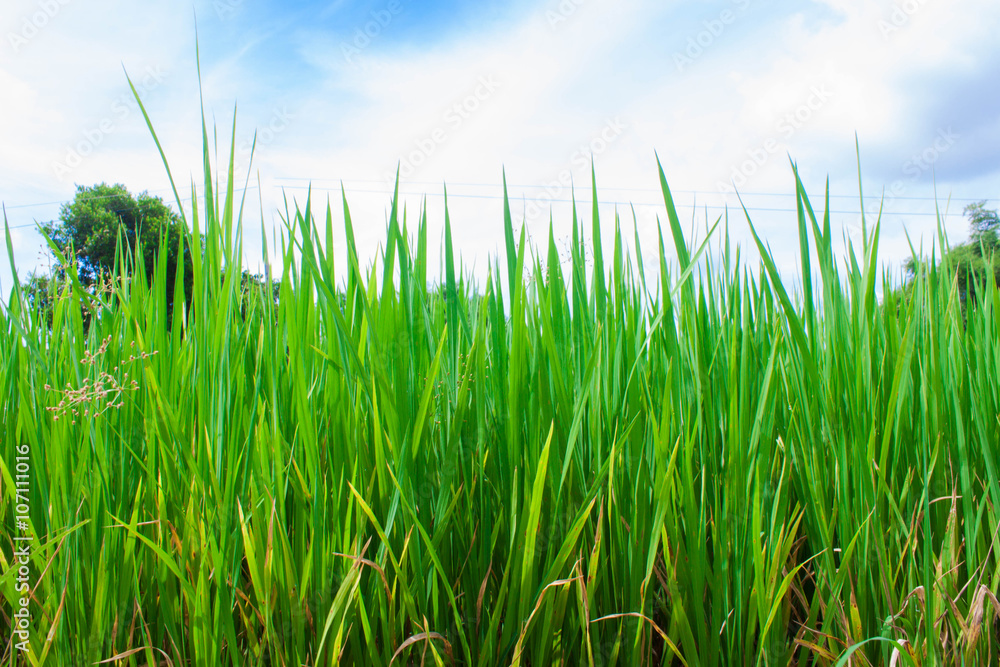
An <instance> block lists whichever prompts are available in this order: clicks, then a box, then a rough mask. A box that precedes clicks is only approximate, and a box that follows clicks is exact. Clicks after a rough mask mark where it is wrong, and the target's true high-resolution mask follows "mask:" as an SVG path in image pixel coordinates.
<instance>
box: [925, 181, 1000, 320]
mask: <svg viewBox="0 0 1000 667" xmlns="http://www.w3.org/2000/svg"><path fill="white" fill-rule="evenodd" d="M964 213H965V216H966V217H967V218H968V219H969V229H970V234H969V240H968V241H967V242H965V243H960V244H957V245H953V246H951V247H950V248H948V249H947V250H946V251H945V252H944V253H943V257H942V267H945V268H947V269H948V270H949V273H950V274H951V275H953V276H954V277H955V284H956V287H957V288H958V296H959V299H960V300H961V303H962V307H963V310H964V309H965V306H966V303H967V302H968V299H969V296H970V294H971V295H974V294H976V293H977V292H981V291H982V290H983V289H984V288H985V287H986V286H987V285H988V283H989V279H990V277H992V279H993V281H994V282H995V283H996V284H997V285H1000V264H998V262H997V261H996V260H995V259H994V255H995V254H996V251H997V249H998V246H1000V240H998V234H997V231H998V229H1000V216H998V215H997V212H996V211H995V210H990V209H987V208H986V202H985V201H980V202H976V203H974V204H969V205H968V206H966V207H965V210H964ZM926 265H927V261H926V260H924V259H921V258H910V259H909V260H907V261H906V264H905V267H906V270H907V274H908V275H909V276H910V277H911V278H912V277H914V276H916V275H917V274H918V273H919V272H920V270H921V268H926Z"/></svg>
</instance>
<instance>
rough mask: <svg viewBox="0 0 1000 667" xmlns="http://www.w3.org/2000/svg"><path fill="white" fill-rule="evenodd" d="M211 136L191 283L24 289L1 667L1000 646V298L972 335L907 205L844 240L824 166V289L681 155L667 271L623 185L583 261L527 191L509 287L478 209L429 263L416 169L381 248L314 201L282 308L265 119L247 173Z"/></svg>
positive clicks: (13, 379) (593, 219)
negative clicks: (908, 232)
mask: <svg viewBox="0 0 1000 667" xmlns="http://www.w3.org/2000/svg"><path fill="white" fill-rule="evenodd" d="M140 104H141V102H140ZM143 113H144V114H146V110H145V108H143ZM146 118H147V122H148V121H149V118H148V116H146ZM150 130H151V132H152V124H150ZM153 137H154V139H155V138H156V135H155V132H153ZM202 139H203V148H204V182H203V183H202V184H200V186H196V185H195V184H192V194H193V198H192V203H191V207H190V208H189V209H186V210H185V209H184V208H183V207H181V211H182V214H183V216H184V218H185V221H186V224H187V226H188V229H189V234H188V235H187V236H186V237H185V238H183V239H182V244H184V245H186V246H187V247H190V248H200V249H201V252H194V253H192V257H193V260H194V261H193V266H192V272H193V276H192V278H193V285H194V288H193V291H192V296H191V299H190V302H185V299H186V297H185V295H184V291H183V289H180V288H175V289H176V291H175V294H174V295H173V298H172V299H168V295H167V294H166V291H165V290H164V289H163V288H162V286H163V285H164V284H166V282H167V280H166V261H165V257H166V252H167V248H166V247H165V245H163V244H161V245H160V247H159V248H156V249H148V248H147V249H146V251H149V252H156V253H157V264H156V266H157V271H156V275H155V276H154V278H153V279H152V280H151V281H147V280H146V278H145V275H144V273H143V271H133V270H132V268H133V267H134V266H135V263H136V262H137V261H141V260H137V259H136V257H132V256H128V255H126V254H122V255H120V256H119V266H118V271H117V276H116V279H115V280H113V281H111V282H110V283H109V285H110V287H109V288H108V291H107V292H105V293H99V294H95V293H92V292H88V291H86V290H84V289H83V288H82V287H81V285H80V283H79V281H78V280H77V279H76V277H75V275H74V274H73V271H72V269H71V270H70V271H69V272H68V275H67V278H66V281H65V283H64V284H63V285H62V286H61V287H60V290H61V291H60V294H59V295H55V296H57V297H58V298H54V299H53V303H54V306H53V311H52V319H51V324H50V322H49V321H48V320H47V319H46V317H45V316H44V314H42V313H40V312H37V311H35V312H33V311H32V309H31V308H30V307H29V306H28V305H27V303H26V300H25V299H24V297H23V294H22V293H21V290H20V286H19V285H18V284H15V285H14V287H13V291H12V294H11V296H10V299H9V303H8V304H6V306H5V307H3V308H2V309H0V387H2V388H3V391H2V392H0V405H2V410H0V420H2V431H0V433H2V438H0V485H2V487H0V488H2V493H0V515H2V517H3V518H2V522H3V523H2V525H3V534H4V537H3V539H2V540H0V560H2V572H3V574H2V575H0V588H2V590H3V593H4V600H5V604H3V605H2V606H0V626H2V627H3V628H4V629H5V630H6V629H7V628H9V629H10V632H4V633H3V636H4V637H10V638H11V639H10V640H9V641H8V642H7V643H6V644H5V645H4V646H3V649H2V651H0V658H2V661H3V664H7V665H15V664H31V665H45V664H49V665H82V664H94V663H101V664H113V665H133V666H138V665H154V664H158V665H183V664H190V665H221V664H226V665H228V664H232V665H334V664H346V665H375V666H381V667H386V666H388V665H404V664H413V665H416V664H429V665H431V664H433V665H481V666H492V665H533V666H539V665H588V666H596V665H688V666H696V665H706V666H711V665H786V664H795V665H802V666H804V665H842V664H848V663H849V664H852V665H889V664H890V663H891V664H901V665H902V664H907V665H986V664H995V662H996V661H997V660H998V659H1000V639H998V625H997V617H998V615H1000V603H998V601H997V592H998V586H1000V567H998V562H1000V561H998V553H1000V534H998V531H1000V528H998V527H1000V476H998V470H997V466H998V461H1000V446H998V437H1000V387H998V380H1000V336H998V333H1000V332H998V328H1000V293H998V290H997V288H996V286H995V285H990V287H989V288H988V289H987V290H986V293H985V296H983V297H982V298H981V299H980V300H979V301H978V302H977V304H976V306H975V307H974V308H969V309H968V312H967V314H966V319H965V320H964V321H963V316H962V307H961V304H960V302H959V299H958V295H957V292H956V288H955V283H954V281H953V280H951V279H950V278H949V275H950V274H949V273H948V270H947V267H945V266H936V265H935V264H934V262H930V263H928V264H927V265H926V268H925V269H924V270H923V271H922V272H921V273H920V274H919V275H918V276H917V278H916V280H915V282H914V284H913V288H912V289H911V290H909V291H907V292H905V293H904V292H897V291H893V289H892V287H891V284H892V281H891V280H890V279H889V277H888V276H887V275H885V274H884V273H883V272H882V270H881V269H880V268H879V264H878V248H879V233H880V221H879V220H877V219H876V220H867V221H866V224H865V229H864V232H863V239H862V244H861V247H860V248H854V247H852V248H849V250H848V253H847V255H846V257H844V258H838V257H836V256H835V255H834V250H833V241H832V232H831V227H830V216H829V187H827V192H826V200H825V202H824V208H823V210H822V211H821V212H820V215H817V213H816V210H815V209H814V207H813V205H812V203H811V201H810V198H809V197H808V196H807V194H806V192H805V188H804V187H803V184H802V182H801V181H800V180H799V177H798V172H797V170H796V168H795V166H794V165H792V177H793V180H794V190H795V194H796V201H797V215H796V216H795V218H794V224H796V225H797V228H798V234H799V240H800V249H801V258H802V263H801V276H800V278H801V291H800V292H797V293H790V292H789V290H788V289H787V288H786V286H785V284H784V283H783V282H782V280H781V277H780V276H779V274H778V271H777V268H776V266H775V263H774V261H773V259H772V257H771V255H770V253H769V251H768V248H767V246H766V244H765V243H764V241H763V240H762V239H760V238H758V237H757V236H756V232H755V233H754V238H755V239H756V244H757V246H758V248H759V250H760V254H761V256H762V258H763V259H762V261H761V263H760V265H759V266H750V265H748V263H747V262H745V261H743V259H742V258H741V253H740V250H739V248H732V247H731V246H730V244H729V242H728V233H726V235H725V238H720V237H722V235H723V232H722V230H728V227H729V226H730V225H731V224H743V222H744V220H745V223H746V224H748V225H750V226H751V229H753V227H752V221H751V220H750V217H749V215H748V214H746V211H745V210H744V211H743V212H742V213H741V215H740V216H733V220H730V219H729V217H728V216H727V217H726V219H724V220H719V221H716V222H715V224H714V225H712V226H711V229H712V232H711V233H710V234H709V236H708V237H707V238H706V239H704V240H702V241H701V242H700V243H698V244H697V245H696V246H693V245H689V243H688V241H687V240H686V239H685V237H684V235H683V233H682V230H681V225H680V222H679V220H678V216H677V211H676V207H675V205H674V200H673V198H672V195H671V192H670V188H669V186H668V184H667V180H666V178H665V175H664V173H663V170H662V168H660V183H661V186H662V192H663V199H664V212H665V217H664V223H665V224H664V226H665V227H666V230H667V237H668V239H667V241H664V237H663V233H662V231H661V233H660V236H659V239H658V245H657V247H655V248H653V249H652V252H653V253H654V255H655V256H657V257H658V260H659V261H658V264H659V271H658V275H646V274H645V272H644V269H643V267H644V266H646V265H645V264H644V263H643V261H642V248H641V245H640V243H639V239H638V235H637V234H636V233H635V231H634V226H635V225H634V220H633V221H632V223H633V225H632V226H633V230H632V233H631V236H632V240H631V242H629V232H628V231H627V227H628V221H626V222H625V223H624V224H623V223H622V221H621V220H619V219H618V217H617V216H616V217H615V219H614V220H613V222H612V221H608V220H602V219H601V218H600V216H599V214H598V206H597V186H596V177H595V178H594V179H593V183H592V189H591V201H590V204H591V206H590V210H589V211H587V210H586V208H584V209H582V210H580V211H578V210H577V209H576V207H575V206H574V210H573V221H572V223H573V227H572V229H573V236H572V256H571V261H570V262H569V265H568V269H567V271H566V273H565V274H564V272H563V267H562V266H561V263H560V258H559V251H558V249H557V247H556V243H555V240H554V235H553V234H552V231H551V228H550V232H549V237H548V243H547V247H542V248H535V247H531V246H530V245H529V244H528V243H527V241H526V235H525V231H524V228H523V227H522V228H521V229H520V232H519V233H515V226H514V219H513V216H512V215H511V212H510V207H509V205H508V203H507V199H506V186H504V204H505V206H504V210H505V213H504V219H503V220H502V221H499V220H498V226H499V224H500V223H502V225H503V229H504V236H505V252H504V253H503V254H502V256H500V257H496V258H494V259H493V260H492V261H491V266H490V270H489V273H488V277H487V278H486V280H485V283H484V284H477V283H476V282H475V281H473V280H472V279H471V278H470V277H469V276H467V275H463V273H462V271H461V270H460V269H459V268H457V267H459V266H460V262H459V254H460V252H459V251H460V249H457V248H455V247H453V244H452V240H451V220H450V217H449V216H448V214H447V212H446V213H445V220H444V230H445V231H444V240H443V245H444V247H443V252H442V255H441V256H442V263H441V266H440V267H439V270H437V271H434V270H433V269H432V267H429V266H428V240H427V229H428V220H427V213H426V210H421V211H420V212H419V215H418V216H417V217H416V219H415V220H407V219H406V218H405V216H404V215H403V213H402V212H401V210H400V207H399V206H398V205H397V204H398V202H399V197H398V184H397V192H396V194H395V195H394V196H393V198H392V202H391V210H390V213H389V216H388V225H387V229H386V236H385V244H384V246H383V248H382V249H381V251H380V253H379V254H378V256H377V257H375V258H373V259H372V260H370V261H368V260H366V258H362V257H359V256H358V251H357V248H356V245H355V241H354V232H353V229H354V223H353V220H352V217H351V213H350V209H349V206H348V202H347V199H346V196H344V197H343V201H342V206H343V218H344V223H343V224H344V227H345V230H346V239H347V241H346V247H335V245H334V242H333V238H334V211H333V209H332V205H331V203H329V202H325V203H322V202H317V201H315V200H314V199H313V198H312V197H311V196H309V197H307V198H306V200H305V201H304V202H301V203H296V204H292V205H289V206H288V208H287V209H286V210H285V211H284V229H283V233H282V236H281V248H280V253H281V256H282V258H283V263H282V268H281V271H280V276H277V275H276V276H275V277H276V278H278V280H279V284H280V290H279V298H278V299H277V300H275V299H273V298H271V295H270V294H267V293H264V292H262V291H260V290H245V289H244V288H243V284H244V283H243V281H241V276H242V274H243V267H242V259H241V258H242V256H243V248H242V245H243V238H244V237H243V234H244V230H245V228H246V224H245V221H244V220H243V212H242V211H243V193H241V191H240V189H239V186H238V185H237V184H236V182H235V175H234V164H233V154H234V152H235V151H234V149H235V129H234V132H233V135H232V136H231V138H230V142H229V154H230V157H229V161H228V167H227V169H226V170H225V171H223V172H221V173H216V172H215V171H214V170H213V167H212V164H213V163H214V162H215V159H214V153H213V150H212V144H213V143H214V142H210V140H209V129H208V127H207V126H206V125H205V123H204V120H203V123H202ZM157 146H158V147H159V142H158V140H157ZM161 156H163V151H162V149H161ZM164 164H165V166H166V164H167V161H166V159H165V158H164ZM167 169H168V173H169V167H168V168H167ZM171 182H173V180H172V178H171ZM199 190H200V192H199ZM175 193H177V188H176V187H175ZM859 198H860V193H859ZM177 199H178V206H179V207H180V206H181V200H180V196H179V194H178V196H177ZM859 203H861V202H859ZM338 206H340V204H338ZM445 208H446V211H447V204H446V207H445ZM861 210H862V211H863V210H865V207H864V206H861ZM607 224H613V225H614V244H613V248H612V250H611V253H610V254H609V255H608V256H605V255H604V251H605V249H604V248H602V246H601V244H600V242H599V239H600V238H601V231H600V230H601V226H602V225H607ZM623 226H624V227H625V228H626V230H623ZM587 236H589V240H587V238H585V237H587ZM7 244H8V252H9V253H10V250H9V249H10V247H11V244H10V235H9V231H8V234H7ZM668 245H669V246H671V249H670V250H668ZM588 246H589V251H588ZM182 250H183V249H181V251H182ZM645 250H646V252H647V255H648V253H649V252H650V249H649V248H646V249H645ZM141 252H142V251H141V250H140V251H138V252H137V253H136V254H137V256H141ZM588 252H589V255H590V257H591V260H592V261H591V262H590V266H589V268H588V265H587V264H588V263H587V262H586V261H585V257H586V256H587V254H588ZM266 253H267V251H266V250H265V257H266V256H267V255H266ZM814 257H815V258H816V260H817V262H818V266H819V269H820V270H819V273H818V274H815V273H814V272H813V270H812V259H813V258H814ZM675 258H676V259H675ZM10 259H11V262H12V264H13V255H12V253H10ZM340 262H343V263H344V264H343V266H345V267H346V269H345V270H344V271H343V272H342V274H346V280H345V281H340V282H338V280H337V279H336V276H337V275H338V271H337V267H338V266H340V264H339V263H340ZM63 264H64V265H67V266H70V267H71V266H72V263H69V264H66V263H65V262H63ZM183 271H184V267H183V265H182V264H181V265H179V266H178V268H177V273H178V275H177V276H175V280H174V281H173V284H174V285H176V286H180V285H184V283H185V281H184V276H183V275H182V274H183ZM434 276H440V278H439V279H437V280H436V279H435V278H434ZM880 277H881V278H882V280H879V278H880ZM171 300H172V301H173V302H174V303H175V304H178V303H184V307H183V308H174V309H173V312H174V315H173V316H170V315H169V314H168V313H169V309H168V302H169V301H171ZM84 309H86V312H88V313H91V315H90V316H89V317H88V319H89V324H88V326H84V317H83V314H82V313H83V312H84ZM22 452H30V470H31V473H30V514H29V516H30V531H29V532H30V534H32V535H34V536H35V540H34V542H33V544H32V550H31V555H30V587H29V588H30V591H29V593H21V592H18V579H17V577H18V571H19V568H18V567H17V553H16V549H18V548H19V543H18V542H17V541H16V540H15V537H14V536H15V535H19V534H22V532H23V531H21V529H20V528H19V527H18V526H15V524H14V517H15V514H16V505H17V504H18V503H19V502H20V501H19V499H18V495H17V491H18V488H19V487H17V486H16V484H15V479H16V475H17V473H16V469H15V464H14V462H15V460H17V457H18V456H19V455H20V453H22ZM24 595H27V596H28V598H29V603H28V609H29V611H30V624H29V625H30V633H29V634H30V640H29V641H28V642H27V644H20V640H19V638H18V635H17V634H15V633H14V631H15V630H16V629H17V628H18V627H19V626H18V619H17V618H16V617H15V616H14V614H15V610H17V609H19V605H20V602H19V600H20V598H21V597H22V596H24ZM21 648H25V649H26V650H25V651H22V650H21Z"/></svg>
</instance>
